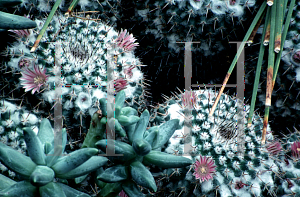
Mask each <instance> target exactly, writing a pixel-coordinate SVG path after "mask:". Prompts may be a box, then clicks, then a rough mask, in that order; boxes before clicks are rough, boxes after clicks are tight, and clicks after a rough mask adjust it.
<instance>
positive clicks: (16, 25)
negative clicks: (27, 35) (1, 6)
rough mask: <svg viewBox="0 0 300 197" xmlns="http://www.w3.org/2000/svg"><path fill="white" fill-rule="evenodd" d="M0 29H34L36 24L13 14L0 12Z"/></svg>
mask: <svg viewBox="0 0 300 197" xmlns="http://www.w3.org/2000/svg"><path fill="white" fill-rule="evenodd" d="M0 21H1V23H0V28H1V29H32V28H35V27H36V22H34V21H32V20H30V19H28V18H26V17H24V16H18V15H14V14H9V13H5V12H1V11H0Z"/></svg>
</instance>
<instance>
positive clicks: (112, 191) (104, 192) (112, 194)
mask: <svg viewBox="0 0 300 197" xmlns="http://www.w3.org/2000/svg"><path fill="white" fill-rule="evenodd" d="M121 185H122V184H121V183H120V182H116V183H107V184H106V185H105V186H104V187H103V188H102V189H101V191H100V192H99V194H98V196H100V197H116V196H117V195H118V194H119V193H120V192H121V191H122V187H121Z"/></svg>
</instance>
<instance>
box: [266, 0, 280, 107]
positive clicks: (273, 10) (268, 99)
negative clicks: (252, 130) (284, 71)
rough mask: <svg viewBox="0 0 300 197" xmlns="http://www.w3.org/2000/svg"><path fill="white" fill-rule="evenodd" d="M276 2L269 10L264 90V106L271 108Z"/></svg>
mask: <svg viewBox="0 0 300 197" xmlns="http://www.w3.org/2000/svg"><path fill="white" fill-rule="evenodd" d="M277 2H278V1H275V2H274V6H272V7H269V8H270V9H271V17H270V19H271V29H270V43H269V57H268V70H267V89H266V102H265V105H266V106H271V95H272V80H273V70H274V62H275V52H274V41H275V24H276V5H277Z"/></svg>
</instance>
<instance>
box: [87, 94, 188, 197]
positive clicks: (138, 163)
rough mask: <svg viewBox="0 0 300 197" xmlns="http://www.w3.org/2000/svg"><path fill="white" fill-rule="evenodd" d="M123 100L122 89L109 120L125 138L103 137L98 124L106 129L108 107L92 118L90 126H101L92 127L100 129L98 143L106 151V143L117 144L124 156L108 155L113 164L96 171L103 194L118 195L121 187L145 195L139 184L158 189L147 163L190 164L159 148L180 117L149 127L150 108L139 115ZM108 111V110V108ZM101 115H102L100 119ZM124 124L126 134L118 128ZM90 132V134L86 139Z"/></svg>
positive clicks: (116, 150)
mask: <svg viewBox="0 0 300 197" xmlns="http://www.w3.org/2000/svg"><path fill="white" fill-rule="evenodd" d="M124 102H125V93H124V91H121V92H119V93H118V94H117V97H116V102H115V103H116V105H115V118H112V119H111V120H107V123H108V125H110V121H113V122H115V124H116V131H118V132H117V134H118V136H121V137H126V138H123V139H124V140H125V141H124V140H123V141H120V140H112V139H101V137H102V136H103V133H104V132H103V131H102V132H101V129H99V127H100V128H102V130H104V129H105V124H106V119H107V118H106V117H105V116H106V115H107V114H106V113H103V112H105V111H106V109H105V108H103V107H102V113H103V114H102V115H103V117H101V116H99V114H95V115H94V117H93V119H92V121H93V122H92V124H91V125H94V128H97V127H98V129H95V130H91V129H90V130H89V132H97V131H98V132H99V131H100V132H99V133H100V134H99V135H98V139H101V140H99V141H97V142H96V143H95V146H96V147H98V148H99V149H100V150H102V151H103V152H104V153H105V152H106V147H107V144H108V143H114V144H115V146H114V148H115V153H116V154H123V156H109V155H108V156H107V158H108V159H109V160H110V161H111V162H112V163H113V164H112V165H111V166H110V167H108V168H106V169H105V170H103V169H102V170H98V171H97V179H98V183H97V184H98V186H99V187H100V188H101V191H100V193H99V195H100V196H110V195H117V194H119V193H120V192H121V190H122V189H123V190H124V192H125V193H126V194H127V195H128V196H144V194H143V193H142V192H141V191H140V189H139V188H138V186H137V185H140V186H142V187H145V188H147V189H149V190H151V191H152V192H153V191H154V192H155V191H156V189H157V188H156V183H155V181H154V178H153V176H152V174H151V172H150V171H149V170H148V169H147V167H145V165H147V166H149V165H155V166H158V167H161V168H180V167H184V166H188V165H190V164H191V160H190V159H187V158H184V157H180V156H175V155H171V154H167V153H163V152H161V151H160V148H161V146H162V145H164V144H165V143H166V142H167V141H168V140H169V138H170V136H171V135H172V134H173V133H174V131H175V130H176V128H177V126H178V120H176V119H174V120H170V121H168V122H166V123H164V124H162V125H160V126H159V127H158V126H155V127H151V128H147V127H148V123H149V118H150V114H149V111H148V110H144V112H143V113H142V114H141V116H140V117H138V116H136V115H137V111H136V110H135V109H133V108H131V107H123V105H124ZM110 111H112V110H110ZM107 113H109V110H108V112H107ZM99 117H101V120H100V119H99ZM97 118H98V121H97ZM96 121H97V122H96ZM101 125H102V126H101ZM121 126H123V127H124V134H126V136H125V135H120V133H122V132H123V131H121V132H120V131H119V130H118V128H121V130H123V129H122V127H121ZM89 135H90V134H89V133H88V134H87V139H88V138H89ZM91 136H96V134H95V133H94V134H93V135H91ZM91 139H92V138H91ZM93 139H94V140H88V141H89V142H91V143H94V142H95V139H96V138H93ZM118 139H120V138H118ZM84 144H85V143H84ZM86 144H88V143H86ZM90 146H91V145H90Z"/></svg>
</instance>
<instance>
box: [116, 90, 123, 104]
mask: <svg viewBox="0 0 300 197" xmlns="http://www.w3.org/2000/svg"><path fill="white" fill-rule="evenodd" d="M124 102H125V91H124V90H121V91H120V92H119V93H118V94H117V96H116V103H115V108H117V107H119V108H122V107H123V105H124Z"/></svg>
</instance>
